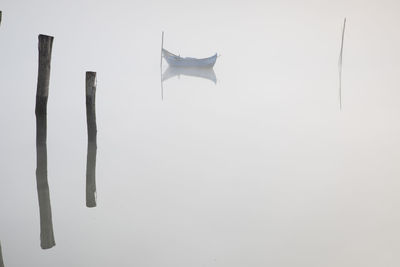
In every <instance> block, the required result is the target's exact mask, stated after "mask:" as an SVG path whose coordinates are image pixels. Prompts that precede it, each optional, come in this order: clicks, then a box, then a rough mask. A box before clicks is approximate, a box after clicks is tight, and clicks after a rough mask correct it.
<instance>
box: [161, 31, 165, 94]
mask: <svg viewBox="0 0 400 267" xmlns="http://www.w3.org/2000/svg"><path fill="white" fill-rule="evenodd" d="M163 49H164V31H163V32H162V33H161V59H160V75H161V100H164V87H163V81H162V56H163Z"/></svg>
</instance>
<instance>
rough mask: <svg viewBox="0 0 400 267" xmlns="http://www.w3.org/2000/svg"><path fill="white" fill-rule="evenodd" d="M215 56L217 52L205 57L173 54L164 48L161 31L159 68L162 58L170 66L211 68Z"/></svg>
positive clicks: (215, 59)
mask: <svg viewBox="0 0 400 267" xmlns="http://www.w3.org/2000/svg"><path fill="white" fill-rule="evenodd" d="M217 57H218V55H217V54H215V55H213V56H211V57H207V58H193V57H181V56H178V55H175V54H174V53H171V52H169V51H168V50H166V49H164V32H162V37H161V62H160V68H162V58H164V59H165V60H166V61H167V63H168V65H170V66H171V67H190V68H212V67H214V65H215V62H216V61H217Z"/></svg>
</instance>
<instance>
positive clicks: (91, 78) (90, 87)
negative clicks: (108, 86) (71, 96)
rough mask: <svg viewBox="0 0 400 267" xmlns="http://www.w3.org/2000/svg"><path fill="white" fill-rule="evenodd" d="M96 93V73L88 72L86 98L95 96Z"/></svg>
mask: <svg viewBox="0 0 400 267" xmlns="http://www.w3.org/2000/svg"><path fill="white" fill-rule="evenodd" d="M95 91H96V72H94V71H87V72H86V96H93V94H94V93H95Z"/></svg>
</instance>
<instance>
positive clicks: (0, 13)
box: [0, 10, 2, 267]
mask: <svg viewBox="0 0 400 267" xmlns="http://www.w3.org/2000/svg"><path fill="white" fill-rule="evenodd" d="M1 19H2V12H1V10H0V25H1ZM0 267H1V266H0Z"/></svg>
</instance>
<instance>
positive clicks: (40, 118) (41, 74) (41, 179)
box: [35, 35, 55, 249]
mask: <svg viewBox="0 0 400 267" xmlns="http://www.w3.org/2000/svg"><path fill="white" fill-rule="evenodd" d="M53 39H54V38H53V37H52V36H46V35H39V70H38V81H37V91H36V107H35V114H36V161H37V166H36V183H37V191H38V198H39V212H40V246H41V247H42V249H48V248H52V247H53V246H55V241H54V232H53V220H52V214H51V205H50V192H49V184H48V182H47V99H48V96H49V82H50V63H51V52H52V46H53Z"/></svg>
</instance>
